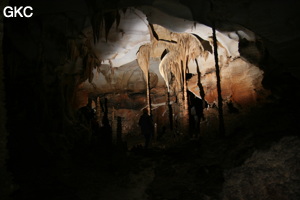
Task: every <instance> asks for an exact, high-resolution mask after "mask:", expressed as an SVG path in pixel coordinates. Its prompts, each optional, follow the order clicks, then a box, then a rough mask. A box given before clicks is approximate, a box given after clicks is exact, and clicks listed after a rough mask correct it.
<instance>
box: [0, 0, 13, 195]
mask: <svg viewBox="0 0 300 200" xmlns="http://www.w3.org/2000/svg"><path fill="white" fill-rule="evenodd" d="M7 5H8V1H1V2H0V10H3V8H4V7H5V6H7ZM3 26H4V16H3V15H2V14H1V15H0V177H1V181H0V194H1V195H0V196H1V199H8V198H9V195H10V194H11V192H12V189H13V183H12V177H11V174H10V173H9V172H8V171H7V159H8V151H7V137H8V131H7V127H6V122H7V115H6V114H7V107H6V100H7V99H6V94H5V90H4V88H5V87H4V77H5V76H4V67H3V66H4V58H3V56H4V55H3V32H4V27H3Z"/></svg>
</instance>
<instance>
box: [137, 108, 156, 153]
mask: <svg viewBox="0 0 300 200" xmlns="http://www.w3.org/2000/svg"><path fill="white" fill-rule="evenodd" d="M139 126H140V127H141V132H142V134H143V135H144V137H145V149H147V148H148V147H149V144H150V140H151V138H152V136H153V131H154V125H153V120H152V117H151V116H150V115H148V109H147V108H144V109H143V115H142V116H141V117H140V120H139Z"/></svg>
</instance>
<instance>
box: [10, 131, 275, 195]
mask: <svg viewBox="0 0 300 200" xmlns="http://www.w3.org/2000/svg"><path fill="white" fill-rule="evenodd" d="M270 134H272V137H276V133H270ZM277 134H278V135H277V136H278V138H280V133H277ZM269 136H270V135H269ZM267 137H268V136H266V138H267ZM257 139H258V138H255V137H254V136H253V137H252V138H238V137H236V138H230V139H216V138H200V139H199V140H195V139H193V140H191V139H186V138H182V139H181V140H180V141H178V142H177V143H176V144H175V145H173V146H172V147H169V148H165V149H162V148H158V147H157V146H155V145H153V146H152V147H151V148H150V149H148V150H144V149H142V148H135V149H132V150H131V151H124V150H123V148H122V147H120V148H118V147H117V146H115V147H114V150H113V151H112V152H111V154H110V155H107V154H106V155H104V154H102V153H101V152H97V151H93V152H90V153H89V154H86V155H85V156H84V157H82V156H80V157H77V158H65V159H59V160H56V161H53V163H52V164H50V165H48V166H43V167H41V166H40V167H38V166H36V167H34V166H32V168H30V169H27V172H26V174H24V176H23V178H24V179H23V181H21V182H20V183H19V188H16V191H15V193H14V196H13V199H44V200H48V199H49V200H52V199H53V200H54V199H55V200H60V199H64V200H66V199H73V200H77V199H78V200H89V199H92V200H97V199H99V200H100V199H109V200H114V199H115V200H118V199H122V200H124V199H125V200H127V199H128V200H134V199H136V200H143V199H145V200H146V199H155V200H156V199H157V200H160V199H161V200H164V199H165V200H167V199H168V200H171V199H187V200H190V199H191V200H193V199H198V200H199V199H220V198H221V197H220V195H221V192H222V184H223V182H224V177H223V173H224V171H226V170H227V169H230V168H233V167H236V166H239V165H241V164H242V163H243V162H244V160H245V159H246V158H248V157H249V156H250V155H251V154H252V153H253V151H254V150H255V148H254V146H253V142H255V140H257ZM262 140H263V139H262ZM249 141H250V143H249ZM251 141H252V144H251ZM262 142H263V141H262ZM237 144H239V145H237ZM263 148H267V147H266V146H265V145H264V146H263Z"/></svg>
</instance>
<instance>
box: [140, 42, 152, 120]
mask: <svg viewBox="0 0 300 200" xmlns="http://www.w3.org/2000/svg"><path fill="white" fill-rule="evenodd" d="M150 52H151V44H145V45H143V46H141V47H140V49H139V51H138V55H137V60H138V63H139V66H140V68H141V69H142V71H143V73H144V77H145V80H146V87H147V105H148V113H150V114H151V100H150V98H151V97H150V84H149V78H150V77H149V68H150V66H149V65H150Z"/></svg>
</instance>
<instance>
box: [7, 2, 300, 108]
mask: <svg viewBox="0 0 300 200" xmlns="http://www.w3.org/2000/svg"><path fill="white" fill-rule="evenodd" d="M26 2H29V4H30V5H31V6H32V7H34V8H37V9H35V13H34V15H35V17H37V18H39V20H42V23H43V26H44V27H46V28H45V29H44V30H43V31H44V32H43V33H41V34H40V33H39V31H41V30H39V29H38V28H37V26H38V25H36V23H29V24H28V26H27V28H26V29H24V28H23V29H21V31H22V32H23V35H22V37H19V35H18V34H19V31H15V33H14V30H12V31H11V35H10V37H12V38H13V42H14V44H15V46H16V47H17V48H18V49H19V51H21V52H23V54H24V55H26V56H27V57H28V58H34V57H36V54H38V53H37V52H36V51H28V49H38V45H39V44H38V43H39V40H40V41H41V40H42V43H43V44H42V45H44V46H47V48H45V50H44V55H45V57H44V60H45V62H48V63H51V64H52V65H53V66H55V68H56V71H58V72H60V73H62V74H78V73H82V71H84V70H85V72H84V74H85V75H84V79H81V81H80V84H78V87H77V89H78V91H77V92H78V93H77V96H82V95H83V94H84V95H85V96H89V95H93V96H97V95H100V96H101V95H102V96H103V95H108V94H110V95H111V94H113V93H118V94H119V93H124V92H125V93H128V94H139V93H142V92H145V90H146V84H145V83H146V82H147V77H146V76H145V71H147V70H148V69H146V68H147V66H148V68H149V73H150V79H149V83H150V87H151V88H152V89H153V91H154V92H153V93H154V95H155V94H157V95H158V96H159V95H161V94H163V93H164V92H165V90H166V86H167V89H169V90H171V91H175V90H176V88H177V90H180V89H178V87H179V86H178V84H179V85H180V82H181V81H182V80H179V79H180V78H178V75H176V73H177V74H179V73H181V71H180V70H179V71H178V69H177V67H176V59H179V57H180V58H184V59H186V65H187V66H188V68H187V71H186V72H187V73H190V74H192V75H193V77H192V78H191V79H189V80H188V82H187V89H188V90H189V91H191V92H192V93H194V94H195V95H196V96H198V97H199V98H201V94H200V91H199V90H200V89H199V87H198V85H197V84H198V78H197V76H199V74H200V75H201V83H202V87H203V88H202V89H203V90H204V92H205V94H206V100H207V101H208V102H209V103H213V102H215V101H216V98H217V97H216V88H215V86H214V83H215V82H216V78H215V76H214V62H215V59H214V55H213V40H212V28H211V27H212V21H214V22H215V23H216V28H217V39H218V54H219V64H220V66H221V77H223V79H222V81H223V82H222V85H223V88H224V89H223V93H222V95H223V98H224V99H231V100H234V101H236V102H237V103H238V104H247V103H249V102H255V101H256V100H257V98H260V95H261V94H262V93H265V91H264V89H263V87H262V84H261V82H262V79H263V74H264V71H263V70H264V69H263V67H264V66H263V65H261V61H262V59H263V58H264V56H265V52H266V51H265V50H266V49H267V50H268V53H270V55H271V56H272V57H273V58H275V60H277V61H278V63H280V65H282V67H284V68H285V69H287V70H289V71H292V72H293V73H294V75H295V76H298V70H297V68H296V67H295V66H296V62H294V60H295V59H291V58H293V57H296V54H297V46H298V45H299V35H300V32H299V29H298V28H297V27H298V26H297V25H298V24H299V17H298V15H297V14H296V13H297V12H296V8H297V6H291V4H288V3H284V2H279V1H276V2H273V3H272V4H269V3H268V2H267V1H248V0H244V1H235V0H231V1H228V2H226V3H225V2H223V1H212V2H208V1H193V0H187V1H171V0H163V1H151V0H149V1H129V0H128V1H127V0H123V1H110V2H105V1H96V2H93V1H79V0H78V1H63V2H60V3H59V6H57V5H58V4H56V3H55V2H54V1H47V2H43V3H41V2H40V1H29V0H28V1H26ZM11 3H12V4H19V2H15V1H11ZM296 4H298V3H295V5H296ZM57 13H60V14H59V15H56V16H55V17H53V16H54V14H57ZM99 13H100V14H99ZM97 14H98V15H99V16H100V18H97ZM66 18H67V19H66ZM97 20H98V21H97ZM70 22H71V24H70ZM95 25H96V26H97V25H98V28H97V27H95ZM66 26H71V27H72V28H71V29H70V28H69V29H68V28H66ZM99 27H100V28H99ZM47 28H48V29H47ZM70 30H71V31H70ZM51 35H63V36H64V37H63V38H66V40H67V41H68V42H67V43H68V47H67V48H68V59H65V60H63V59H62V58H61V57H62V56H61V55H62V54H65V53H64V52H65V51H66V50H65V49H64V48H59V47H58V46H57V45H56V46H55V45H54V44H55V43H57V38H55V37H52V36H51ZM45 37H46V38H48V39H47V40H44V39H43V38H45ZM60 39H61V38H60ZM21 40H22V41H21ZM55 40H56V41H55ZM24 43H25V44H26V45H19V44H24ZM184 44H185V45H184ZM195 44H197V45H195ZM147 45H148V47H149V52H148V51H144V52H148V53H149V56H148V55H142V52H141V51H140V50H141V47H145V46H147ZM143 49H146V48H143ZM287 52H288V53H287ZM138 57H140V59H138ZM146 57H149V59H148V58H147V59H148V60H147V59H146ZM58 58H60V59H58ZM181 61H182V59H181ZM141 63H144V67H143V66H141V65H143V64H141ZM177 63H178V62H177ZM143 68H144V70H143ZM145 69H146V70H145ZM172 79H175V80H177V81H174V80H172ZM176 84H177V85H176ZM160 88H164V89H163V90H160ZM236 94H239V95H236ZM84 95H83V96H84ZM78 99H80V98H78ZM83 99H86V98H83ZM78 101H79V102H77V107H80V106H83V105H84V104H85V103H86V100H78ZM157 103H158V104H159V103H162V102H157Z"/></svg>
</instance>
